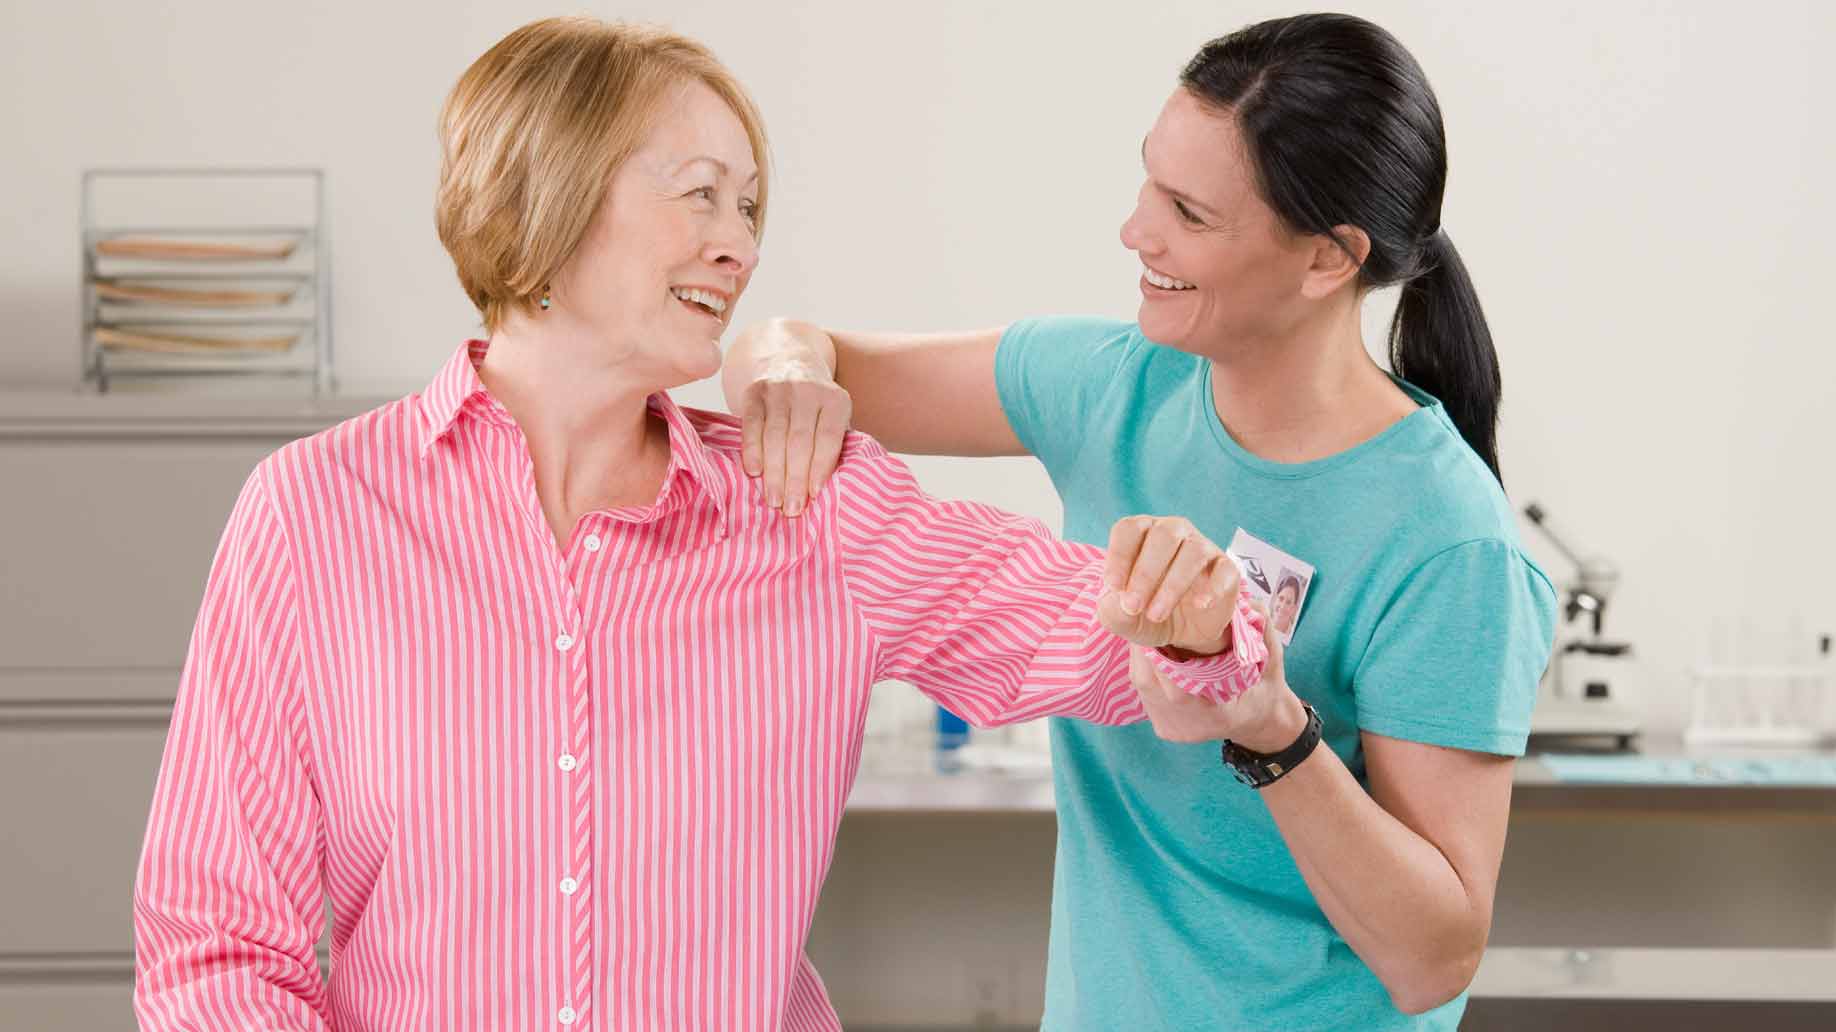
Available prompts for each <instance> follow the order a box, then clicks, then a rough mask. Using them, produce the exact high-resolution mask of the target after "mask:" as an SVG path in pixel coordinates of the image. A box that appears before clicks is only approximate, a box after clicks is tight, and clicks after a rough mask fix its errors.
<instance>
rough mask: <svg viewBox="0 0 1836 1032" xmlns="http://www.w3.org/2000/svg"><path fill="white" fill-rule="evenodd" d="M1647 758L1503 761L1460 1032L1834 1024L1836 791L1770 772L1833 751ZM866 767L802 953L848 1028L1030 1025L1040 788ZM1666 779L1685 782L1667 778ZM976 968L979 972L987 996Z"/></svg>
mask: <svg viewBox="0 0 1836 1032" xmlns="http://www.w3.org/2000/svg"><path fill="white" fill-rule="evenodd" d="M1642 745H1643V749H1642V750H1641V751H1640V752H1639V753H1638V754H1637V755H1636V756H1633V757H1629V758H1627V759H1625V760H1615V761H1613V762H1614V763H1623V764H1626V765H1627V771H1628V773H1627V776H1626V777H1625V778H1623V779H1621V780H1595V779H1597V778H1600V777H1602V773H1601V770H1600V769H1599V768H1600V766H1601V765H1598V764H1596V765H1593V766H1594V768H1595V769H1593V770H1590V771H1588V778H1589V780H1565V779H1564V777H1563V776H1562V771H1561V770H1560V769H1559V768H1560V767H1561V766H1562V762H1561V761H1560V760H1557V761H1555V762H1551V760H1550V759H1549V758H1547V757H1545V756H1543V755H1540V754H1532V755H1530V756H1527V757H1525V758H1523V759H1522V760H1520V761H1519V762H1518V763H1517V765H1516V769H1515V773H1514V778H1513V792H1512V802H1511V830H1510V837H1509V841H1508V843H1507V849H1506V859H1505V863H1504V867H1503V871H1502V874H1501V879H1500V886H1499V898H1498V902H1497V905H1496V911H1495V922H1494V934H1493V940H1492V941H1493V945H1492V947H1491V948H1490V949H1489V950H1488V951H1487V954H1486V958H1485V961H1484V963H1483V964H1482V966H1481V968H1480V970H1479V974H1478V977H1477V979H1476V980H1475V982H1474V984H1473V989H1472V1003H1471V1005H1470V1008H1469V1012H1468V1013H1469V1018H1468V1021H1467V1022H1466V1023H1465V1025H1463V1027H1465V1028H1468V1029H1475V1030H1488V1029H1490V1030H1516V1029H1529V1028H1556V1027H1560V1028H1564V1029H1583V1030H1585V1029H1591V1028H1626V1027H1632V1028H1642V1027H1652V1028H1666V1029H1672V1028H1675V1029H1681V1028H1706V1027H1723V1026H1731V1025H1735V1024H1740V1023H1747V1022H1752V1021H1756V1020H1757V1021H1763V1022H1765V1023H1766V1025H1767V1027H1769V1028H1771V1029H1774V1030H1778V1029H1798V1028H1805V1029H1810V1028H1820V1029H1828V1028H1836V781H1832V783H1827V784H1818V783H1803V784H1795V783H1776V782H1775V781H1773V780H1771V779H1769V776H1768V771H1769V770H1770V769H1771V768H1776V767H1781V766H1783V767H1784V768H1787V769H1788V772H1789V769H1797V770H1799V771H1800V772H1802V770H1804V769H1805V767H1804V765H1803V764H1799V763H1796V762H1795V761H1797V760H1800V759H1810V760H1815V761H1818V762H1819V764H1820V763H1822V762H1825V761H1827V762H1831V763H1836V750H1831V749H1823V750H1813V751H1799V752H1796V753H1781V752H1777V751H1773V752H1767V751H1760V750H1750V751H1739V750H1734V749H1730V748H1725V747H1724V748H1715V749H1691V748H1689V747H1687V746H1685V745H1684V744H1683V743H1682V742H1681V741H1680V740H1676V739H1667V738H1665V737H1663V736H1661V735H1660V736H1656V737H1651V738H1648V739H1647V740H1646V741H1645V742H1643V743H1642ZM875 760H876V758H875V757H872V756H869V757H868V761H867V763H866V764H865V765H864V768H863V772H862V774H861V775H860V777H859V778H858V779H857V781H856V784H855V788H854V792H853V795H852V796H851V797H850V799H849V804H848V810H847V818H846V819H845V820H844V821H843V828H842V834H841V839H840V842H839V844H838V848H837V855H836V862H835V867H834V870H833V871H832V873H831V877H830V883H829V888H828V889H826V890H825V898H824V904H823V911H822V912H819V914H818V917H817V922H816V926H815V928H814V929H813V931H812V935H811V952H812V955H813V956H814V957H815V959H816V961H817V963H818V966H819V968H820V969H821V970H822V971H823V972H824V977H825V980H826V981H827V983H828V985H829V988H830V990H831V992H832V993H833V994H834V996H835V999H836V1004H837V1006H838V1008H839V1009H840V1011H841V1013H842V1016H843V1018H844V1019H845V1020H846V1021H847V1024H848V1027H850V1028H854V1027H857V1026H858V1027H861V1028H866V1029H870V1030H878V1029H882V1028H893V1027H899V1026H927V1025H934V1026H935V1027H939V1028H944V1027H953V1024H954V1027H967V1026H968V1025H969V1024H970V1023H971V1015H970V1014H969V1013H967V1012H964V1011H963V1010H961V1008H960V1007H959V1008H958V1009H957V1010H956V1011H954V1012H952V1010H951V1008H950V1006H948V1005H943V1004H939V1003H938V1002H937V998H938V997H940V996H943V997H952V998H959V999H960V998H978V999H982V1000H985V1001H986V1000H989V999H993V1000H994V1001H995V1003H994V1004H993V1005H991V1006H989V1007H988V1008H986V1010H985V1011H983V1012H982V1013H985V1014H992V1015H993V1017H994V1018H996V1019H997V1020H998V1021H999V1022H1009V1023H1016V1024H1018V1023H1023V1022H1026V1021H1036V1020H1037V1016H1038V1011H1037V1008H1038V1000H1039V993H1040V992H1041V991H1042V988H1043V974H1044V970H1043V956H1044V937H1045V927H1046V922H1047V915H1049V912H1050V910H1049V908H1050V895H1051V890H1050V881H1051V864H1052V852H1053V837H1054V835H1055V830H1056V829H1055V821H1054V820H1053V819H1052V817H1053V813H1054V806H1053V795H1052V783H1051V776H1050V774H1049V773H1048V772H1044V771H1037V770H1035V771H1031V772H1026V773H1017V772H1007V773H1002V772H993V771H977V770H969V771H959V772H955V773H949V774H938V773H924V772H913V771H911V770H910V769H898V770H895V771H889V770H886V769H884V766H885V765H884V764H877V763H876V762H875ZM1643 761H1650V762H1649V763H1644V762H1643ZM1679 761H1681V762H1685V763H1686V764H1687V765H1688V766H1687V768H1686V769H1687V770H1690V771H1695V772H1697V774H1696V776H1694V777H1691V778H1689V779H1688V780H1685V781H1683V782H1681V783H1677V782H1676V781H1674V780H1672V781H1665V780H1662V778H1671V779H1675V778H1676V776H1677V771H1678V766H1677V764H1678V762H1679ZM1733 761H1739V763H1738V764H1735V765H1734V766H1732V767H1731V766H1730V763H1732V762H1733ZM1741 764H1746V765H1747V766H1742V765H1741ZM1605 766H1606V768H1607V769H1608V770H1609V772H1610V770H1611V767H1612V764H1611V763H1609V764H1606V765H1605ZM1654 767H1655V768H1656V769H1655V771H1654V770H1653V769H1652V768H1654ZM1810 769H1811V770H1812V773H1813V774H1815V773H1818V772H1819V771H1820V770H1821V767H1820V766H1813V767H1811V768H1810ZM1739 778H1747V779H1750V780H1749V781H1741V780H1736V779H1739ZM927 943H928V945H926V944H927ZM978 970H979V971H992V972H993V973H992V974H988V975H986V976H985V977H986V979H987V984H986V985H978V984H977V983H976V981H975V980H976V978H977V977H978V976H977V975H976V974H975V972H976V971H978ZM909 986H916V987H921V988H919V989H909V988H908V987H909Z"/></svg>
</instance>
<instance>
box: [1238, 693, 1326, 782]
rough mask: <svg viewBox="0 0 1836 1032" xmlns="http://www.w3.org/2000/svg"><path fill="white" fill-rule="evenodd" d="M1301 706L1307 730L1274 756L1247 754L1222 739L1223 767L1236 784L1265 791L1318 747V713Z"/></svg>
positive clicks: (1306, 706)
mask: <svg viewBox="0 0 1836 1032" xmlns="http://www.w3.org/2000/svg"><path fill="white" fill-rule="evenodd" d="M1301 707H1302V708H1303V709H1305V710H1306V711H1307V729H1306V730H1305V731H1302V732H1301V735H1300V737H1299V738H1296V739H1295V740H1294V744H1293V745H1290V746H1288V747H1287V748H1286V749H1283V750H1282V751H1280V752H1278V753H1259V752H1251V751H1250V750H1248V749H1245V748H1243V747H1242V746H1240V745H1238V744H1237V743H1235V742H1233V741H1231V740H1230V739H1228V738H1226V739H1225V740H1224V766H1226V767H1229V768H1230V769H1231V773H1233V774H1235V775H1236V776H1237V780H1238V781H1241V782H1243V783H1244V784H1246V785H1248V786H1249V787H1251V788H1267V787H1268V786H1270V785H1273V784H1274V783H1275V782H1277V781H1280V780H1281V778H1282V775H1284V774H1286V773H1288V772H1289V771H1291V770H1293V769H1294V768H1295V767H1296V766H1297V765H1299V764H1300V762H1301V761H1302V760H1304V759H1306V758H1307V757H1308V755H1310V754H1311V753H1312V752H1313V749H1314V747H1315V746H1317V745H1319V744H1320V712H1319V710H1316V709H1314V708H1313V707H1312V706H1310V705H1308V704H1307V703H1304V702H1303V703H1301Z"/></svg>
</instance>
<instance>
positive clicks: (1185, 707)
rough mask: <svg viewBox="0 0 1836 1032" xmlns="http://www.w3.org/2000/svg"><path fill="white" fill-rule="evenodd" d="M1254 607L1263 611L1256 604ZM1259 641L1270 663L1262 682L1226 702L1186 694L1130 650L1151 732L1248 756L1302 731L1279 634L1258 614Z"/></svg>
mask: <svg viewBox="0 0 1836 1032" xmlns="http://www.w3.org/2000/svg"><path fill="white" fill-rule="evenodd" d="M1256 608H1257V609H1259V610H1260V609H1262V608H1263V607H1262V606H1260V605H1258V606H1257V607H1256ZM1263 616H1264V619H1263V631H1262V637H1263V642H1264V643H1265V644H1266V645H1268V647H1269V660H1268V663H1267V665H1265V666H1264V667H1263V668H1262V680H1261V681H1260V682H1259V683H1257V684H1256V685H1255V687H1253V688H1251V689H1250V690H1249V691H1247V692H1244V693H1243V694H1242V695H1239V696H1237V697H1236V698H1235V699H1232V700H1231V701H1229V702H1224V703H1218V702H1212V701H1211V700H1209V699H1204V698H1200V697H1198V696H1196V695H1189V694H1187V693H1186V692H1185V691H1184V690H1182V689H1181V688H1180V687H1179V686H1178V685H1176V684H1174V683H1173V682H1171V681H1169V680H1167V678H1166V675H1164V674H1162V673H1161V672H1160V668H1159V667H1156V666H1155V665H1154V663H1153V661H1152V660H1151V659H1149V658H1148V654H1147V652H1146V651H1145V650H1143V649H1138V648H1137V649H1131V650H1130V651H1129V664H1128V674H1129V680H1130V681H1132V682H1133V683H1134V685H1135V691H1137V692H1138V693H1140V695H1141V706H1142V708H1143V709H1145V710H1147V715H1148V720H1149V721H1150V722H1151V723H1152V724H1153V725H1154V733H1155V734H1156V735H1159V736H1160V737H1161V738H1163V739H1165V740H1166V741H1169V742H1215V741H1218V740H1220V739H1224V738H1228V739H1230V740H1231V741H1233V742H1235V743H1237V744H1238V745H1241V746H1242V747H1243V748H1245V749H1248V750H1250V751H1252V752H1259V753H1273V752H1280V751H1281V750H1283V749H1286V748H1287V747H1288V746H1289V745H1292V744H1293V743H1294V740H1295V739H1297V738H1299V737H1300V736H1301V732H1302V731H1305V730H1306V729H1307V711H1306V710H1305V709H1302V708H1301V701H1300V698H1299V696H1296V695H1295V694H1294V691H1293V690H1292V689H1291V688H1289V687H1288V675H1287V667H1286V664H1285V663H1284V657H1283V655H1282V648H1281V635H1280V633H1279V632H1277V631H1276V630H1275V623H1274V621H1273V620H1269V619H1267V616H1268V614H1267V613H1266V612H1264V614H1263Z"/></svg>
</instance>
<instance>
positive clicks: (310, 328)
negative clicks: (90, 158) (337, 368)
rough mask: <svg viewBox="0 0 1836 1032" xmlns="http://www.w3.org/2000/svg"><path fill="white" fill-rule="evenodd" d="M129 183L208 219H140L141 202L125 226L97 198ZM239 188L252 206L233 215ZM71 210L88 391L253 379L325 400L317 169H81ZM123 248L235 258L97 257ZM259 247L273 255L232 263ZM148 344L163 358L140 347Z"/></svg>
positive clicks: (324, 291) (324, 286) (327, 349)
mask: <svg viewBox="0 0 1836 1032" xmlns="http://www.w3.org/2000/svg"><path fill="white" fill-rule="evenodd" d="M135 186H138V187H139V188H140V189H142V190H147V189H149V188H151V190H152V192H154V193H158V192H159V191H160V190H161V189H171V190H172V191H173V193H172V194H171V198H173V199H176V200H178V201H180V202H182V201H183V200H185V194H186V192H187V191H188V192H189V194H190V198H189V199H190V201H191V203H190V204H189V205H185V204H183V203H178V204H176V205H175V206H177V207H187V206H188V207H190V208H193V209H197V210H198V212H200V213H201V214H202V215H204V216H207V217H192V218H180V219H169V220H168V219H166V218H162V217H158V216H153V217H149V216H148V215H147V214H145V212H144V208H145V206H146V205H145V202H144V199H143V201H142V203H141V204H131V205H129V207H130V208H133V209H135V215H136V218H135V219H133V220H131V221H128V220H123V221H116V220H114V219H111V218H108V217H106V216H104V215H103V214H102V209H103V208H105V207H106V205H104V204H102V203H100V202H101V200H102V198H101V197H99V194H103V193H106V191H107V190H108V189H110V188H111V187H112V188H117V189H123V190H125V189H128V188H130V187H135ZM232 187H234V189H232ZM239 190H240V191H241V192H247V193H249V194H250V195H251V197H253V198H254V201H255V203H253V204H244V205H243V207H244V208H245V209H246V210H243V211H240V212H238V211H237V210H236V207H237V206H236V205H235V204H234V203H233V201H234V199H235V197H234V195H235V194H236V193H238V191H239ZM289 199H290V200H291V201H292V204H291V205H290V207H291V209H292V210H291V211H290V212H288V218H287V220H285V221H280V222H275V221H273V216H274V214H275V212H274V210H273V209H274V208H277V207H287V206H286V205H282V204H281V202H282V201H283V200H289ZM219 202H221V203H219ZM80 207H81V215H80V219H81V225H80V231H81V234H82V247H81V256H82V257H81V261H82V296H81V305H82V312H81V326H82V341H81V348H82V370H83V377H84V379H85V381H87V382H90V383H93V384H94V385H95V387H96V389H97V390H98V391H104V392H105V391H108V390H109V389H110V388H111V386H114V385H116V384H118V383H122V382H126V381H130V380H140V381H147V380H166V381H168V382H169V383H175V382H176V381H177V380H179V379H180V378H214V377H220V376H245V377H261V378H264V379H270V380H274V381H277V382H286V383H289V384H293V385H297V386H299V387H302V388H303V389H304V390H305V391H307V392H309V393H311V394H319V393H322V392H327V391H330V390H331V388H332V332H331V281H330V253H329V248H328V246H327V242H326V232H325V229H326V218H325V175H324V171H323V170H322V169H318V168H95V169H87V170H85V171H84V172H83V179H82V201H81V205H80ZM219 219H220V220H221V221H218V220H219ZM130 238H132V239H135V240H137V241H141V242H145V241H152V242H156V243H163V244H165V245H168V247H170V246H171V245H179V244H197V243H200V242H201V243H202V244H204V245H206V246H214V247H216V248H217V249H218V250H220V251H225V252H232V253H219V254H212V255H210V256H202V255H196V254H193V255H189V256H186V257H177V256H174V255H172V254H165V255H162V256H158V257H151V256H147V255H145V254H141V255H132V256H128V255H121V254H107V253H103V252H102V250H101V249H102V248H105V247H108V246H109V245H111V244H112V245H114V246H115V247H117V248H118V247H120V246H123V245H124V244H125V242H126V241H128V240H129V239H130ZM263 238H265V239H267V240H271V241H278V243H275V244H274V245H272V246H271V247H269V248H267V250H272V251H281V250H283V249H284V253H281V254H269V253H263V254H241V253H233V252H236V251H237V250H238V249H239V248H240V249H244V250H246V249H255V250H261V248H258V247H255V245H254V243H253V242H255V241H259V240H261V239H263ZM239 242H240V243H239ZM99 335H100V337H101V338H102V339H101V340H99V339H98V336H99ZM128 345H132V349H130V347H129V346H128ZM153 347H157V348H161V349H165V350H161V351H153V350H144V349H147V348H153Z"/></svg>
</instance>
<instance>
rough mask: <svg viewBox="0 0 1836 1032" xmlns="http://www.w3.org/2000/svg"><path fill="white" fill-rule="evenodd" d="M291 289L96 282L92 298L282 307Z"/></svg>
mask: <svg viewBox="0 0 1836 1032" xmlns="http://www.w3.org/2000/svg"><path fill="white" fill-rule="evenodd" d="M293 295H294V290H293V289H287V290H185V289H182V288H179V287H158V286H153V285H152V284H149V283H125V282H114V283H111V282H105V281H102V280H98V281H96V296H97V297H99V298H101V299H102V300H104V301H128V302H147V303H149V304H161V305H185V306H189V307H201V308H242V307H249V306H256V305H284V304H286V303H287V302H288V301H290V300H292V299H293Z"/></svg>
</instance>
